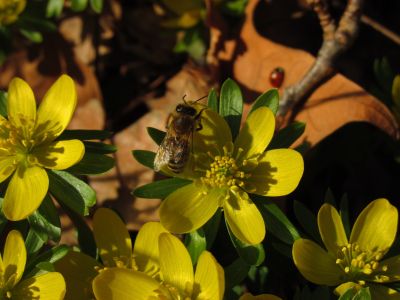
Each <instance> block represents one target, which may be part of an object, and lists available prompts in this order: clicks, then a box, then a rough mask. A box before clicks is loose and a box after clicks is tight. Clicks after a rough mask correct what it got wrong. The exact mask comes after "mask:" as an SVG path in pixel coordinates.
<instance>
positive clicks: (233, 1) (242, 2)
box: [222, 0, 248, 17]
mask: <svg viewBox="0 0 400 300" xmlns="http://www.w3.org/2000/svg"><path fill="white" fill-rule="evenodd" d="M247 2H248V0H230V1H223V2H222V11H223V12H224V13H226V14H227V15H229V16H232V17H240V16H243V14H244V12H245V9H246V5H247Z"/></svg>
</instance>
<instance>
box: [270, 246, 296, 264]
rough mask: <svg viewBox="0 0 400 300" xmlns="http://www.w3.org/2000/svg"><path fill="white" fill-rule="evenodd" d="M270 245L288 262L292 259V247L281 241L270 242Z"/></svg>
mask: <svg viewBox="0 0 400 300" xmlns="http://www.w3.org/2000/svg"><path fill="white" fill-rule="evenodd" d="M271 245H272V247H273V248H274V249H275V250H276V251H277V252H279V253H280V254H282V255H283V256H286V257H287V258H289V259H290V260H291V259H292V245H288V244H286V243H283V242H281V241H275V242H272V243H271Z"/></svg>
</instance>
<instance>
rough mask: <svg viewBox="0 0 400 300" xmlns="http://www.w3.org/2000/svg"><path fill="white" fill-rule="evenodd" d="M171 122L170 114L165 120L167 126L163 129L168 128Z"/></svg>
mask: <svg viewBox="0 0 400 300" xmlns="http://www.w3.org/2000/svg"><path fill="white" fill-rule="evenodd" d="M171 121H172V114H169V115H168V118H167V124H166V125H165V128H166V129H168V128H169V124H170V123H171Z"/></svg>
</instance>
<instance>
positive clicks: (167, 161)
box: [154, 97, 207, 173]
mask: <svg viewBox="0 0 400 300" xmlns="http://www.w3.org/2000/svg"><path fill="white" fill-rule="evenodd" d="M203 98H205V97H202V98H200V99H198V100H196V101H185V97H183V102H184V103H181V104H178V105H177V106H176V108H175V111H174V112H173V113H171V114H170V115H169V117H168V119H167V125H166V129H167V133H166V135H165V137H164V139H163V141H162V142H161V144H160V147H159V148H158V150H157V153H156V157H155V159H154V170H155V171H156V172H158V171H160V169H161V168H162V167H163V166H165V165H166V166H168V169H170V170H171V171H172V172H174V173H180V172H182V170H183V168H184V167H185V164H186V162H187V161H188V159H189V155H190V150H191V145H192V139H193V132H194V131H195V130H201V128H202V125H201V122H200V116H201V113H202V111H203V110H205V109H206V108H207V107H206V106H204V107H202V108H201V109H198V108H196V102H197V101H199V100H201V99H203ZM197 106H198V104H197Z"/></svg>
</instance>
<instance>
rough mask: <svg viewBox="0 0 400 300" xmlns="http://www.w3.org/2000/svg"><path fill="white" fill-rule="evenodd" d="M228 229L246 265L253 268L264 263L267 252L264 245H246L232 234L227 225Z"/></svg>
mask: <svg viewBox="0 0 400 300" xmlns="http://www.w3.org/2000/svg"><path fill="white" fill-rule="evenodd" d="M226 228H227V229H228V233H229V236H230V238H231V241H232V244H233V246H234V247H235V249H236V252H237V253H238V255H239V256H240V257H241V258H242V259H243V260H244V261H245V262H246V263H248V264H249V265H251V266H259V265H260V264H262V263H263V262H264V259H265V251H264V247H263V245H262V244H257V245H250V244H247V243H244V242H242V241H241V240H239V239H238V238H237V237H236V236H235V235H234V234H233V233H232V232H231V230H230V228H229V226H228V224H226Z"/></svg>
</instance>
